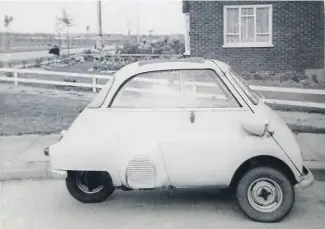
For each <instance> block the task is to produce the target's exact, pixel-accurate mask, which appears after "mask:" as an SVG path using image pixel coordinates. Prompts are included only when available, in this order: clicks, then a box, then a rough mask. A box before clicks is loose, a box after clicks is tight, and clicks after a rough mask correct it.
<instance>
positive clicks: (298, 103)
mask: <svg viewBox="0 0 325 229" xmlns="http://www.w3.org/2000/svg"><path fill="white" fill-rule="evenodd" d="M1 72H2V73H6V72H11V73H13V77H7V76H4V74H0V81H5V82H13V84H14V85H15V86H18V85H19V83H20V82H21V83H34V84H45V85H60V86H75V87H84V88H92V91H93V92H97V89H98V88H103V87H104V85H103V84H98V79H106V80H110V79H111V76H110V75H98V74H81V73H71V72H54V71H44V70H34V69H15V68H0V73H1ZM111 73H114V71H111ZM21 74H22V75H23V74H36V75H51V76H65V77H72V78H73V77H74V78H88V79H91V82H92V83H77V82H65V81H55V80H41V79H31V78H20V77H19V75H21ZM1 75H2V76H1ZM138 81H142V82H148V81H150V82H153V81H157V82H158V81H159V82H158V83H160V84H165V83H168V82H167V81H164V80H151V79H150V80H149V79H146V78H138ZM190 84H191V83H190ZM192 84H193V85H192V86H194V87H193V89H194V90H195V91H196V88H195V86H196V85H199V86H211V85H210V84H207V83H198V82H193V83H192ZM250 87H251V89H252V90H254V91H273V92H284V93H298V94H310V95H324V96H325V90H318V89H301V88H284V87H266V86H253V85H252V86H250ZM200 94H202V97H206V96H207V95H206V94H204V93H200ZM211 96H217V97H218V95H211ZM200 97H201V96H200ZM264 100H265V102H267V103H271V104H272V103H273V104H280V105H292V106H303V107H314V108H321V109H325V103H314V102H304V101H291V100H274V99H264ZM324 102H325V101H324Z"/></svg>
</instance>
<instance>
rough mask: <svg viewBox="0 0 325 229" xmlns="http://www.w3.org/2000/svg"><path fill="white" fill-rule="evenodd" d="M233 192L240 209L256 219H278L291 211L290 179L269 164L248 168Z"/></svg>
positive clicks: (292, 199)
mask: <svg viewBox="0 0 325 229" xmlns="http://www.w3.org/2000/svg"><path fill="white" fill-rule="evenodd" d="M236 196H237V201H238V204H239V206H240V208H241V210H242V211H243V212H244V213H245V214H246V215H247V216H248V217H249V218H251V219H253V220H255V221H259V222H276V221H280V220H281V219H283V218H284V217H285V216H286V215H287V214H288V213H289V212H290V211H291V209H292V207H293V204H294V201H295V193H294V188H293V185H292V184H291V183H290V181H289V179H288V178H287V177H286V176H285V175H284V174H283V173H282V172H280V171H278V170H276V169H273V168H269V167H258V168H255V169H252V170H250V171H248V172H247V173H246V174H245V175H244V176H243V177H242V178H241V179H240V181H239V183H238V185H237V193H236Z"/></svg>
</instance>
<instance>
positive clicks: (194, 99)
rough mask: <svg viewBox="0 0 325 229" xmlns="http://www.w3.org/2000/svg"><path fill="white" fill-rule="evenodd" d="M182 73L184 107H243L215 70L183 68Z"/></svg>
mask: <svg viewBox="0 0 325 229" xmlns="http://www.w3.org/2000/svg"><path fill="white" fill-rule="evenodd" d="M180 74H181V79H182V83H183V93H184V101H183V106H184V107H187V108H234V107H241V105H240V104H239V103H238V101H237V100H236V99H235V97H234V96H233V95H232V93H231V92H230V91H229V89H228V88H227V86H226V85H225V84H224V82H223V81H222V80H221V79H220V78H219V76H218V75H217V74H216V73H215V72H214V71H213V70H209V69H199V70H181V71H180Z"/></svg>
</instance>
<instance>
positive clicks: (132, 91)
mask: <svg viewBox="0 0 325 229" xmlns="http://www.w3.org/2000/svg"><path fill="white" fill-rule="evenodd" d="M181 100H182V94H181V85H180V75H179V71H157V72H147V73H142V74H139V75H137V76H135V77H133V78H131V79H130V80H129V81H127V82H126V83H125V84H124V85H123V86H122V88H120V90H119V91H118V92H117V94H116V96H115V98H114V100H113V103H112V104H111V107H112V108H177V107H180V106H181Z"/></svg>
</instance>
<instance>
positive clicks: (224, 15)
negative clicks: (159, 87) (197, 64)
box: [183, 0, 324, 72]
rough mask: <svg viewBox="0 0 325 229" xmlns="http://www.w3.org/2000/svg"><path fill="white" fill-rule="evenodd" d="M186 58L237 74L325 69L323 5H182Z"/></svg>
mask: <svg viewBox="0 0 325 229" xmlns="http://www.w3.org/2000/svg"><path fill="white" fill-rule="evenodd" d="M183 14H184V17H185V22H186V34H185V43H186V45H185V46H186V51H185V54H187V55H190V56H203V57H209V58H217V59H219V60H222V61H224V62H226V63H229V64H230V65H231V66H233V67H234V68H235V69H236V70H237V71H241V72H244V71H248V72H258V71H273V72H284V71H297V72H304V71H305V70H306V69H312V70H313V69H314V70H316V71H317V69H323V68H324V1H192V0H191V1H186V0H184V1H183Z"/></svg>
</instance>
